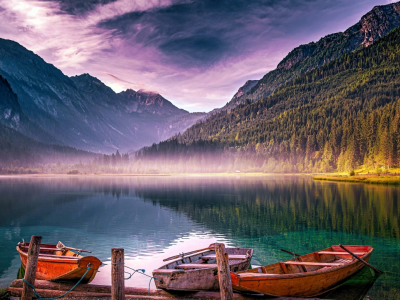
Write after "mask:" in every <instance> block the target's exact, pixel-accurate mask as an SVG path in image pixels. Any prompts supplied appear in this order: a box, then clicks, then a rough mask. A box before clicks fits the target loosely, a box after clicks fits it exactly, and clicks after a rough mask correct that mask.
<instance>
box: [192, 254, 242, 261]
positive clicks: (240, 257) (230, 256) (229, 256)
mask: <svg viewBox="0 0 400 300" xmlns="http://www.w3.org/2000/svg"><path fill="white" fill-rule="evenodd" d="M216 257H217V255H216V254H209V255H204V256H202V257H200V258H201V259H204V260H206V259H213V258H214V259H215V258H216ZM228 258H229V259H246V258H247V256H246V255H233V254H232V255H228Z"/></svg>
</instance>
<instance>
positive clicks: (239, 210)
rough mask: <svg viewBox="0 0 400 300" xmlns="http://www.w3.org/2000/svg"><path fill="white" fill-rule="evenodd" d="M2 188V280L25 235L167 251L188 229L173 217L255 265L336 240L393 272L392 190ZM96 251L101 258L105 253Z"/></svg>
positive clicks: (204, 184) (87, 181)
mask: <svg viewBox="0 0 400 300" xmlns="http://www.w3.org/2000/svg"><path fill="white" fill-rule="evenodd" d="M0 183H1V185H0V194H1V199H0V203H1V204H2V206H3V207H6V209H2V210H0V226H1V227H2V228H3V229H4V228H5V229H4V230H5V231H4V234H5V235H6V234H7V235H10V238H9V240H8V241H7V243H1V244H0V251H1V253H4V255H5V256H7V255H8V254H9V255H10V257H9V259H7V262H5V260H2V263H0V273H1V272H2V270H5V269H6V268H8V266H9V263H10V261H11V260H12V259H13V257H14V256H15V253H14V252H15V243H16V242H17V241H18V240H19V239H20V237H21V234H22V236H24V234H26V233H24V230H25V229H23V228H29V226H42V225H43V226H62V227H59V228H62V229H60V230H64V231H63V232H61V231H60V233H59V234H61V235H62V234H63V233H64V232H65V230H67V228H69V229H71V230H78V229H79V230H81V231H82V230H83V231H82V235H80V236H79V237H72V236H71V238H70V240H69V241H68V242H70V243H71V244H74V245H75V244H76V242H78V241H79V243H81V242H82V237H83V236H85V238H86V236H88V237H89V236H90V239H92V237H95V236H96V235H103V236H107V237H108V238H109V239H110V238H113V239H118V240H121V239H123V238H124V237H127V236H129V238H130V239H132V237H133V235H135V236H137V241H138V243H142V240H143V241H146V239H148V238H149V237H150V238H151V239H152V240H153V241H154V243H160V242H162V243H164V242H165V244H168V243H169V242H170V241H171V240H172V239H174V238H176V236H177V234H184V232H186V231H187V230H188V229H187V228H189V227H190V228H193V224H189V223H191V222H187V221H184V220H187V219H186V217H184V218H181V221H179V222H181V223H179V224H177V223H170V221H171V216H176V213H177V214H178V215H180V214H182V215H184V216H187V217H189V219H190V220H193V221H194V222H195V223H197V224H200V225H202V228H205V229H206V230H211V231H213V232H214V233H217V234H221V235H222V236H227V237H231V238H232V241H233V242H234V243H235V244H236V245H238V246H243V247H252V248H254V249H255V262H257V261H258V262H259V263H262V264H267V263H272V262H276V261H279V260H284V259H289V258H290V257H288V256H286V255H285V254H283V253H280V251H279V248H281V247H282V248H285V247H286V248H289V249H288V250H292V251H296V252H300V253H309V252H311V251H315V250H319V249H321V248H324V247H326V246H329V245H330V244H332V243H339V242H340V243H364V244H372V245H373V246H374V247H375V248H376V249H377V250H376V251H375V253H374V254H373V256H372V260H373V262H374V263H376V264H377V266H379V267H381V268H382V269H384V270H390V271H392V272H395V271H396V270H397V269H398V267H399V265H398V262H397V261H396V257H398V256H399V254H400V251H399V248H400V247H399V238H400V230H399V216H400V207H399V204H398V201H399V200H398V199H399V193H400V190H399V189H398V188H391V187H382V186H370V185H357V184H348V183H339V184H338V183H326V182H314V181H312V180H311V178H309V177H297V176H295V177H288V176H282V177H276V176H275V177H257V178H249V177H243V176H242V177H235V176H232V177H147V178H144V177H123V178H121V177H120V178H116V177H112V178H109V177H106V178H104V177H103V178H93V177H92V178H79V177H77V178H50V179H49V178H47V179H44V178H40V179H37V178H36V179H17V178H13V179H10V180H6V179H2V181H1V182H0ZM143 200H144V201H143ZM150 203H151V204H153V205H149V204H150ZM153 208H154V209H153ZM144 221H146V222H147V223H146V227H143V226H144V225H143V224H144ZM176 221H177V218H175V217H174V222H176ZM185 222H186V223H187V224H186V223H185ZM185 226H187V227H185ZM1 227H0V229H1ZM17 229H18V230H22V232H19V231H18V230H17ZM50 230H51V227H50ZM25 232H26V231H25ZM160 237H162V238H163V240H162V241H161V238H160ZM85 243H86V244H85ZM96 243H98V244H99V245H102V246H103V244H104V242H103V241H101V240H99V239H98V240H95V239H93V240H89V239H88V240H87V241H86V240H85V241H84V243H83V245H82V247H87V248H90V249H92V248H93V247H95V245H96ZM97 246H98V245H97ZM143 246H145V245H143ZM103 248H104V247H102V248H101V249H102V250H104V251H103V252H104V253H103V254H102V255H104V257H107V255H108V252H109V248H107V249H105V248H104V249H103ZM132 251H134V249H132ZM4 263H6V265H4ZM385 276H386V275H385ZM398 279H399V276H398V275H394V273H393V274H392V275H387V277H386V278H385V281H384V284H380V280H378V282H377V284H376V285H375V286H374V288H373V290H374V291H375V292H374V293H375V294H377V293H378V292H382V293H386V294H387V295H388V297H387V299H390V297H389V296H390V295H392V296H393V295H394V292H393V290H394V289H398V286H399V284H398V283H397V281H398Z"/></svg>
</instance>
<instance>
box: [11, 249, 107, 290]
mask: <svg viewBox="0 0 400 300" xmlns="http://www.w3.org/2000/svg"><path fill="white" fill-rule="evenodd" d="M28 248H29V243H25V242H22V243H21V242H20V243H18V245H17V251H18V253H19V255H20V257H21V263H22V266H23V268H24V269H25V268H26V264H27V261H28ZM70 249H74V248H68V247H65V246H64V245H63V244H62V243H60V242H59V244H57V245H50V244H41V245H40V252H39V257H38V263H37V269H36V279H40V280H51V281H75V282H77V281H78V280H79V279H81V278H82V276H83V275H84V274H85V273H86V271H87V273H86V275H85V276H84V278H83V279H82V281H81V283H89V282H91V281H92V280H93V279H94V277H95V276H96V273H97V271H98V269H99V267H100V266H101V264H102V263H101V261H100V260H99V259H98V258H96V257H94V256H81V255H80V252H81V251H84V250H79V249H74V250H78V251H76V252H75V251H73V250H70ZM85 252H89V251H85ZM88 267H90V269H89V271H88Z"/></svg>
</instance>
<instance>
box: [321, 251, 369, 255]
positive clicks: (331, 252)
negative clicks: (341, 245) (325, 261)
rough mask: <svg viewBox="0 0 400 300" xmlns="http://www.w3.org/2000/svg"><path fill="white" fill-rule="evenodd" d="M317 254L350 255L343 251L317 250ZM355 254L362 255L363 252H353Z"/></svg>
mask: <svg viewBox="0 0 400 300" xmlns="http://www.w3.org/2000/svg"><path fill="white" fill-rule="evenodd" d="M317 253H318V254H325V255H351V254H350V253H347V252H344V251H337V252H336V251H318V252H317ZM353 253H354V254H355V255H364V254H365V252H353Z"/></svg>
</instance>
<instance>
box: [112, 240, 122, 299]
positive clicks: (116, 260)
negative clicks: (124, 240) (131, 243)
mask: <svg viewBox="0 0 400 300" xmlns="http://www.w3.org/2000/svg"><path fill="white" fill-rule="evenodd" d="M124 274H125V265H124V249H122V248H112V249H111V295H112V300H124V299H125V279H124Z"/></svg>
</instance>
